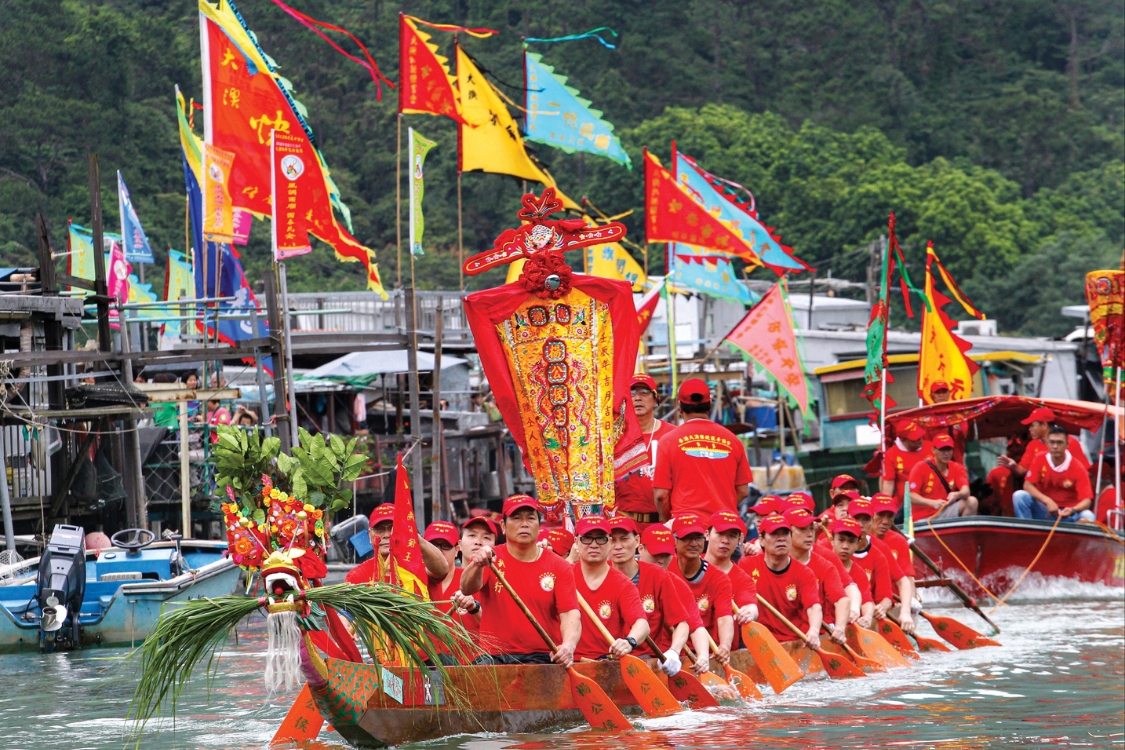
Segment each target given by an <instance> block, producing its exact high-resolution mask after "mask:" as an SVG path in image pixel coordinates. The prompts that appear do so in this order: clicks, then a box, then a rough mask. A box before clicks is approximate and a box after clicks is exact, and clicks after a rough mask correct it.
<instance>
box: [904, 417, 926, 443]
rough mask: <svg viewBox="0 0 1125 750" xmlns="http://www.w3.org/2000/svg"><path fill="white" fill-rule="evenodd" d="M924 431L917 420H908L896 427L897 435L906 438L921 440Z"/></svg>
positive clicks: (924, 433)
mask: <svg viewBox="0 0 1125 750" xmlns="http://www.w3.org/2000/svg"><path fill="white" fill-rule="evenodd" d="M925 435H926V431H925V430H923V429H922V428H921V427H919V426H918V423H917V422H914V421H910V422H907V423H906V424H904V425H902V426H901V427H899V428H898V436H899V437H904V438H906V439H907V440H921V439H922V438H923V437H924V436H925Z"/></svg>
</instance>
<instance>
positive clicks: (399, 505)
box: [375, 453, 430, 601]
mask: <svg viewBox="0 0 1125 750" xmlns="http://www.w3.org/2000/svg"><path fill="white" fill-rule="evenodd" d="M375 554H379V552H378V550H376V551H375ZM390 557H391V565H390V572H391V574H392V575H393V576H394V577H395V580H393V583H396V584H398V585H399V586H400V587H401V588H404V589H406V590H407V591H409V592H410V593H412V594H417V595H418V596H420V597H422V599H423V600H425V601H429V600H430V595H429V588H428V587H427V586H426V564H425V563H424V562H423V561H422V550H421V549H419V547H418V522H417V520H416V519H415V518H414V499H413V497H411V493H410V479H409V478H408V476H407V473H406V468H405V467H403V465H402V454H401V453H400V454H398V463H397V464H396V465H395V518H394V527H393V531H391V555H390Z"/></svg>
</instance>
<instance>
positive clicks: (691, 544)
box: [669, 513, 734, 664]
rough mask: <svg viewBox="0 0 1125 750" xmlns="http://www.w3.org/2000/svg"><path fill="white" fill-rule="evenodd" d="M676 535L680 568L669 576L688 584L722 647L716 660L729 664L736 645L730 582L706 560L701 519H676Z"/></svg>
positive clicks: (700, 612) (692, 515) (697, 517)
mask: <svg viewBox="0 0 1125 750" xmlns="http://www.w3.org/2000/svg"><path fill="white" fill-rule="evenodd" d="M672 535H673V536H675V537H676V564H675V565H672V566H671V567H670V570H669V572H670V573H671V574H672V575H674V576H677V577H679V578H681V579H682V580H684V581H685V582H686V583H687V585H688V588H689V589H691V595H692V599H694V600H695V606H696V607H697V608H698V609H699V617H700V619H702V620H703V626H704V627H705V628H707V632H708V633H710V635H711V638H713V639H714V641H715V643H716V644H718V649H717V650H716V652H715V658H716V659H717V660H718V661H719V662H720V663H722V664H728V663H729V662H730V647H731V644H732V643H733V642H734V617H733V615H730V614H726V613H728V612H730V611H731V604H730V603H731V600H732V598H733V594H732V592H731V587H730V579H729V578H728V577H727V574H726V573H724V572H723V571H721V570H719V569H718V568H716V567H714V566H712V565H709V564H708V563H707V561H706V560H704V559H703V545H704V543H705V542H706V535H705V530H704V528H703V523H702V522H701V521H700V520H699V516H697V515H695V514H694V513H690V514H687V515H683V516H676V518H674V519H672ZM706 651H707V650H706V649H705V650H704V652H705V653H706Z"/></svg>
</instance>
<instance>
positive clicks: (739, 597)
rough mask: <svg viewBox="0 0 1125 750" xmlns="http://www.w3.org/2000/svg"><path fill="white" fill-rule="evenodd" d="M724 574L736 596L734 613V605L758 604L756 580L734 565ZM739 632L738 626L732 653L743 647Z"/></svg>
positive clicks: (731, 646) (732, 644) (735, 630)
mask: <svg viewBox="0 0 1125 750" xmlns="http://www.w3.org/2000/svg"><path fill="white" fill-rule="evenodd" d="M723 572H724V573H726V574H727V578H729V579H730V588H731V594H733V596H734V602H733V603H732V606H731V612H732V613H733V612H734V606H733V605H734V604H737V605H738V607H739V608H742V607H745V606H746V605H747V604H757V603H758V589H757V588H756V587H755V586H754V579H753V578H751V577H750V576H749V574H747V572H746V571H745V570H743V569H742V568H740V567H738V566H737V565H732V566H731V568H730V570H725V571H723ZM739 630H741V628H739V627H738V626H737V625H736V626H735V628H734V640H733V641H731V644H730V648H731V651H734V650H735V649H737V648H739V647H741V645H742V634H741V633H740V632H739Z"/></svg>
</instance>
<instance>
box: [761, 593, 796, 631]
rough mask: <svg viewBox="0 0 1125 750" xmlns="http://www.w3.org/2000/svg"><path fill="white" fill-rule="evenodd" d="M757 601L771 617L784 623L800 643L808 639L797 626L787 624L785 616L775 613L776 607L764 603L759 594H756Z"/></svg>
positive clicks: (764, 600) (763, 598)
mask: <svg viewBox="0 0 1125 750" xmlns="http://www.w3.org/2000/svg"><path fill="white" fill-rule="evenodd" d="M758 601H759V602H761V603H762V605H763V606H764V607H765V608H766V609H768V610H769V611H770V612H771V613H773V616H774V617H776V618H777V619H779V620H781V621H782V622H783V623H785V627H787V628H789V630H791V631H792V632H793V635H795V636H797V637H798V638H800V639H801V640H802V641H803V640H806V639H807V638H808V636H807V635H805V634H804V633H802V632H801V629H800V628H799V627H797V626H796V625H794V624H793V623H791V622H789V620H788V619H786V617H785V615H783V614H781V613H780V612H778V611H777V608H776V607H774V606H773V605H772V604H770V603H769V602H767V601H766V599H765V597H763V596H762V595H761V594H758Z"/></svg>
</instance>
